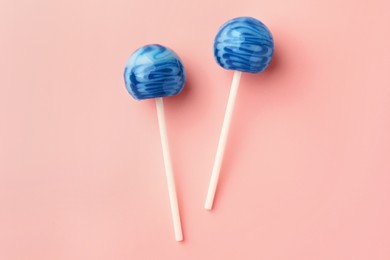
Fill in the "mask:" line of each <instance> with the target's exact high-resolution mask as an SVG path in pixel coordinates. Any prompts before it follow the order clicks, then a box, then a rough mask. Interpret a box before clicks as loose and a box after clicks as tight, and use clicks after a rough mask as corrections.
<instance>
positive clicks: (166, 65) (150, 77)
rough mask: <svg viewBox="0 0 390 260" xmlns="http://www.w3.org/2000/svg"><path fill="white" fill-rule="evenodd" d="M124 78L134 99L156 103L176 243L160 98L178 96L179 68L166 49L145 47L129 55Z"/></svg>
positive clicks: (178, 232)
mask: <svg viewBox="0 0 390 260" xmlns="http://www.w3.org/2000/svg"><path fill="white" fill-rule="evenodd" d="M124 77H125V83H126V88H127V90H128V91H129V93H130V94H131V95H132V96H133V97H134V98H135V99H137V100H143V99H148V98H155V99H156V107H157V117H158V124H159V128H160V136H161V144H162V150H163V157H164V164H165V173H166V177H167V182H168V192H169V201H170V204H171V213H172V220H173V227H174V231H175V238H176V240H177V241H181V240H183V234H182V229H181V223H180V214H179V207H178V203H177V196H176V187H175V180H174V176H173V171H172V163H171V156H170V153H169V145H168V138H167V131H166V125H165V116H164V104H163V97H168V96H173V95H176V94H179V93H180V92H181V90H182V89H183V86H184V83H185V81H186V75H185V72H184V67H183V64H182V62H181V60H180V58H179V57H178V56H177V55H176V54H175V53H174V52H173V51H172V50H170V49H169V48H166V47H164V46H162V45H157V44H153V45H146V46H143V47H141V48H139V49H138V50H136V51H135V52H134V53H133V54H132V55H131V57H130V58H129V60H128V61H127V64H126V66H125V72H124Z"/></svg>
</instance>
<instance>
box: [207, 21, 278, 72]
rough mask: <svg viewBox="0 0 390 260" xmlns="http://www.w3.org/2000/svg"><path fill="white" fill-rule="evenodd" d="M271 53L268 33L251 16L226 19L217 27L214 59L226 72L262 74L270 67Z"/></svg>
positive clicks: (272, 48) (271, 40) (260, 23)
mask: <svg viewBox="0 0 390 260" xmlns="http://www.w3.org/2000/svg"><path fill="white" fill-rule="evenodd" d="M273 53H274V41H273V38H272V34H271V32H270V31H269V30H268V28H267V27H266V26H265V25H264V24H263V23H262V22H260V21H259V20H257V19H255V18H252V17H238V18H234V19H232V20H229V21H228V22H226V23H225V24H224V25H222V26H221V28H220V29H219V31H218V33H217V36H216V37H215V40H214V56H215V59H216V60H217V63H218V64H219V65H220V66H222V67H223V68H225V69H228V70H238V71H242V72H249V73H259V72H262V71H263V70H265V69H266V68H267V67H268V65H269V64H270V62H271V59H272V55H273Z"/></svg>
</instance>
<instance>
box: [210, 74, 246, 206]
mask: <svg viewBox="0 0 390 260" xmlns="http://www.w3.org/2000/svg"><path fill="white" fill-rule="evenodd" d="M240 78H241V71H234V75H233V81H232V86H231V88H230V94H229V99H228V103H227V107H226V112H225V118H224V120H223V125H222V131H221V135H220V136H219V143H218V148H217V154H216V156H215V161H214V167H213V173H212V174H211V180H210V185H209V190H208V192H207V198H206V203H205V205H204V207H205V209H208V210H211V209H212V207H213V202H214V196H215V190H216V189H217V184H218V178H219V173H220V170H221V165H222V159H223V154H224V151H225V146H226V142H227V137H228V133H229V127H230V122H231V120H232V114H233V109H234V103H235V101H236V96H237V90H238V86H239V84H240Z"/></svg>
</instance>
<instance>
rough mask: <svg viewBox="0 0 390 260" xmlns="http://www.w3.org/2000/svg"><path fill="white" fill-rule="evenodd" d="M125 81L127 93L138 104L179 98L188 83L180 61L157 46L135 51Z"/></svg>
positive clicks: (153, 45)
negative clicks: (158, 98)
mask: <svg viewBox="0 0 390 260" xmlns="http://www.w3.org/2000/svg"><path fill="white" fill-rule="evenodd" d="M124 77H125V84H126V88H127V90H128V91H129V93H130V94H131V95H132V96H133V97H134V98H135V99H137V100H142V99H147V98H157V97H167V96H173V95H176V94H179V93H180V92H181V90H182V89H183V86H184V83H185V81H186V74H185V71H184V67H183V64H182V62H181V60H180V58H179V57H178V56H177V55H176V53H174V52H173V51H172V50H171V49H169V48H167V47H164V46H162V45H158V44H151V45H145V46H143V47H141V48H139V49H138V50H136V51H135V52H134V53H133V54H132V55H131V56H130V58H129V60H128V61H127V63H126V66H125V72H124Z"/></svg>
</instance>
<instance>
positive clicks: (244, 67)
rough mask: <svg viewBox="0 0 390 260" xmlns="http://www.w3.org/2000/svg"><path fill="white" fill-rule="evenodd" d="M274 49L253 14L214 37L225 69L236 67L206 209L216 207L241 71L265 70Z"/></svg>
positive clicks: (230, 23)
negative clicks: (216, 197) (218, 186)
mask: <svg viewBox="0 0 390 260" xmlns="http://www.w3.org/2000/svg"><path fill="white" fill-rule="evenodd" d="M273 53H274V41H273V38H272V34H271V32H270V31H269V30H268V28H267V27H266V26H265V25H264V24H263V23H262V22H260V21H259V20H257V19H255V18H252V17H238V18H234V19H232V20H229V21H227V22H226V23H225V24H224V25H222V27H221V28H220V29H219V31H218V33H217V36H216V37H215V40H214V56H215V59H216V61H217V63H218V64H219V65H220V66H221V67H223V68H224V69H227V70H233V71H234V75H233V82H232V86H231V89H230V94H229V100H228V103H227V107H226V112H225V118H224V121H223V125H222V131H221V135H220V137H219V143H218V148H217V154H216V156H215V161H214V166H213V172H212V174H211V180H210V185H209V189H208V192H207V198H206V203H205V208H206V209H209V210H211V209H212V207H213V202H214V196H215V191H216V189H217V184H218V179H219V174H220V170H221V165H222V159H223V154H224V151H225V147H226V142H227V136H228V132H229V127H230V122H231V118H232V113H233V109H234V103H235V100H236V96H237V90H238V86H239V83H240V78H241V73H242V72H249V73H260V72H262V71H263V70H265V69H266V68H267V67H268V65H269V64H270V62H271V59H272V55H273Z"/></svg>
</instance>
